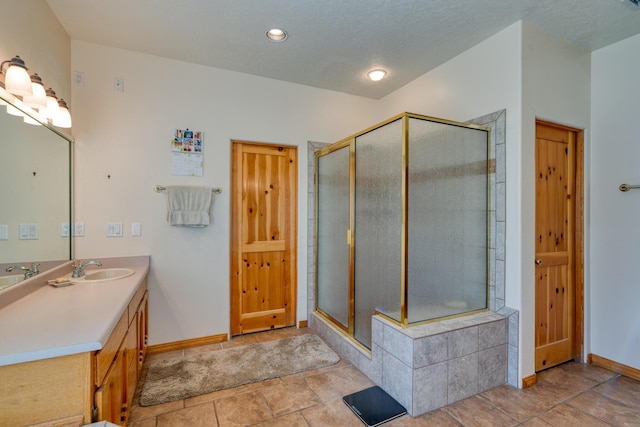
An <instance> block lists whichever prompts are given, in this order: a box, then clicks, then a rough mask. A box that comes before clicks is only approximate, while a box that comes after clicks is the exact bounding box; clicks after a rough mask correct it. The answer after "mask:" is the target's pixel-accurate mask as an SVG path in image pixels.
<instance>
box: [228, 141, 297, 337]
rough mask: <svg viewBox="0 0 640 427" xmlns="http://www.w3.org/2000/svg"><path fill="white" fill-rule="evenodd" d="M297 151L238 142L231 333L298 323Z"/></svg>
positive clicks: (234, 159)
mask: <svg viewBox="0 0 640 427" xmlns="http://www.w3.org/2000/svg"><path fill="white" fill-rule="evenodd" d="M296 179H297V150H296V148H295V147H285V146H273V145H263V144H257V143H248V142H240V141H233V143H232V179H231V181H232V198H233V200H232V202H231V206H232V208H231V334H233V335H236V334H242V333H248V332H256V331H263V330H268V329H275V328H282V327H286V326H294V325H295V322H296V317H295V316H296V239H297V232H296V230H297V227H296V223H297V221H296V217H297V185H296Z"/></svg>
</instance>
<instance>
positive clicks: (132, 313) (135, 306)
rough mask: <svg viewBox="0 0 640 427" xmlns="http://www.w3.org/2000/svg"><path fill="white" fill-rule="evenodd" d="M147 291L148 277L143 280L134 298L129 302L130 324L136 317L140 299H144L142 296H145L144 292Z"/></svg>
mask: <svg viewBox="0 0 640 427" xmlns="http://www.w3.org/2000/svg"><path fill="white" fill-rule="evenodd" d="M145 292H147V278H146V277H145V279H144V280H143V281H142V283H141V284H140V287H139V288H138V290H137V291H136V293H135V295H134V296H133V298H131V302H130V303H129V307H128V309H127V311H128V313H129V324H131V322H133V318H134V317H135V315H136V312H137V311H138V306H139V305H140V301H142V297H144V293H145Z"/></svg>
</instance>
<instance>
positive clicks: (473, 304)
mask: <svg viewBox="0 0 640 427" xmlns="http://www.w3.org/2000/svg"><path fill="white" fill-rule="evenodd" d="M489 133H490V131H489V129H488V128H484V127H481V126H475V125H468V124H464V123H457V122H454V121H449V120H442V119H436V118H432V117H425V116H420V115H417V114H411V113H403V114H400V115H398V116H395V117H393V118H391V119H389V120H386V121H384V122H382V123H380V124H378V125H376V126H374V127H372V128H369V129H367V130H365V131H362V132H360V133H358V134H356V135H354V136H351V137H349V138H346V139H344V140H342V141H339V142H336V143H335V144H332V145H329V146H327V147H325V148H323V149H321V150H319V151H318V152H317V153H316V166H315V173H316V176H315V183H316V215H315V218H316V223H315V227H316V230H315V232H316V251H315V253H316V262H315V265H316V271H315V274H316V277H315V279H316V281H315V283H316V288H315V291H316V297H315V302H316V312H317V313H319V314H320V315H321V316H323V317H324V318H326V319H327V320H329V321H330V322H331V323H332V324H333V325H334V326H336V327H337V328H338V329H340V330H342V331H343V333H344V334H346V335H347V336H349V337H350V338H352V339H353V340H355V341H356V342H357V343H359V344H360V345H361V346H362V347H366V348H368V349H371V346H372V327H371V318H372V316H374V315H376V314H377V315H381V316H383V317H384V318H386V319H387V320H389V321H391V322H394V323H396V324H398V325H400V326H402V327H408V326H411V325H413V324H418V323H422V322H428V321H434V320H436V319H443V318H448V317H453V316H460V315H463V314H468V313H476V312H480V311H486V310H488V307H489V305H488V297H489V285H488V251H489V241H488V236H489V207H488V200H489V197H488V196H489V195H488V192H489V173H490V168H491V167H492V164H491V162H490V161H489V158H488V147H489V141H490V134H489Z"/></svg>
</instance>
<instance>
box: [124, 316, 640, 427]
mask: <svg viewBox="0 0 640 427" xmlns="http://www.w3.org/2000/svg"><path fill="white" fill-rule="evenodd" d="M303 333H313V330H311V329H294V328H290V329H280V330H276V331H270V332H262V333H257V334H251V335H245V336H241V337H237V338H233V339H232V340H231V341H228V342H225V343H222V344H215V345H209V346H203V347H197V348H192V349H187V350H180V351H176V352H171V353H161V354H154V355H150V356H149V357H147V361H146V362H145V366H147V365H148V363H149V362H151V361H153V360H157V359H166V358H170V357H182V355H188V354H193V353H197V352H203V351H210V350H216V349H221V348H229V347H235V346H241V345H246V344H252V343H256V342H261V341H268V340H273V339H280V338H284V337H288V336H292V335H299V334H303ZM145 373H146V370H145V371H144V372H143V373H142V376H141V381H140V384H139V385H138V390H137V393H136V396H135V398H134V403H133V406H132V408H131V417H130V420H129V426H130V427H169V426H189V427H200V426H220V427H227V426H278V427H286V426H312V427H315V426H318V427H330V426H355V427H357V426H364V424H363V423H361V422H360V420H359V419H358V418H357V417H356V416H355V415H354V414H353V413H352V412H351V411H350V410H349V409H348V408H347V406H346V405H345V404H344V403H343V402H342V396H344V395H346V394H349V393H353V392H355V391H359V390H362V389H363V388H367V387H370V386H372V385H373V384H372V383H371V381H369V379H368V378H367V377H365V376H364V375H363V374H362V373H361V372H360V371H358V370H357V369H356V368H355V367H354V366H352V365H351V364H350V363H349V362H347V361H346V360H341V361H340V362H338V363H337V364H335V365H333V366H330V367H326V368H323V369H318V370H314V371H308V372H304V373H301V374H296V375H291V376H287V377H282V378H277V379H273V380H268V381H263V382H261V383H256V384H249V385H245V386H241V387H237V388H234V389H229V390H221V391H218V392H214V393H211V394H207V395H203V396H197V397H193V398H190V399H185V400H179V401H176V402H169V403H164V404H161V405H156V406H149V407H140V406H138V405H137V400H138V395H139V393H140V389H141V385H142V382H143V381H144V375H145ZM516 425H520V426H525V427H548V426H562V427H570V426H580V427H589V426H640V382H639V381H635V380H632V379H630V378H627V377H624V376H620V375H618V374H615V373H613V372H610V371H608V370H606V369H603V368H599V367H595V366H586V365H582V364H579V363H573V362H570V363H567V364H564V365H561V366H558V367H555V368H552V369H549V370H547V371H544V372H542V373H540V374H539V375H538V384H537V385H535V386H534V387H532V388H529V389H526V390H518V389H514V388H513V387H510V386H501V387H497V388H494V389H491V390H489V391H486V392H484V393H482V394H479V395H477V396H474V397H470V398H468V399H465V400H462V401H460V402H457V403H454V404H452V405H449V406H445V407H444V408H441V409H438V410H436V411H433V412H430V413H427V414H425V415H423V416H421V417H418V418H411V417H409V416H403V417H401V418H398V419H396V420H393V421H391V422H389V423H388V424H386V425H385V426H389V427H401V426H439V427H440V426H443V427H447V426H458V427H459V426H468V427H471V426H491V427H494V426H516Z"/></svg>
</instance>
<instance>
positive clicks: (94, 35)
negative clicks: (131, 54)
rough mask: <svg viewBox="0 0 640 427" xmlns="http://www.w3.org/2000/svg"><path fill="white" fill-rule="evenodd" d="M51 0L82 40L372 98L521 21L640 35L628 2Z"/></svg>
mask: <svg viewBox="0 0 640 427" xmlns="http://www.w3.org/2000/svg"><path fill="white" fill-rule="evenodd" d="M47 1H48V3H49V5H50V7H51V9H52V10H53V12H54V13H55V14H56V16H57V17H58V19H59V20H60V22H61V23H62V25H63V27H64V28H65V29H66V31H67V33H68V34H69V36H70V37H71V38H72V39H74V40H83V41H87V42H92V43H96V44H101V45H106V46H112V47H117V48H121V49H126V50H131V51H136V52H142V53H147V54H151V55H157V56H162V57H167V58H173V59H178V60H181V61H186V62H192V63H197V64H203V65H208V66H212V67H217V68H223V69H227V70H232V71H238V72H242V73H247V74H254V75H259V76H264V77H269V78H273V79H278V80H284V81H289V82H293V83H299V84H303V85H308V86H314V87H319V88H324V89H330V90H335V91H339V92H345V93H349V94H354V95H360V96H365V97H369V98H376V99H378V98H381V97H383V96H385V95H387V94H389V93H391V92H393V91H394V90H396V89H398V88H400V87H402V86H404V85H405V84H407V83H409V82H410V81H412V80H414V79H415V78H417V77H419V76H420V75H422V74H424V73H426V72H427V71H429V70H431V69H433V68H435V67H437V66H438V65H440V64H442V63H443V62H445V61H447V60H449V59H451V58H453V57H454V56H456V55H458V54H459V53H461V52H463V51H465V50H467V49H469V48H470V47H472V46H474V45H475V44H477V43H479V42H481V41H482V40H484V39H486V38H488V37H490V36H491V35H493V34H495V33H497V32H499V31H500V30H502V29H504V28H506V27H507V26H509V25H511V24H512V23H514V22H516V21H518V20H520V19H523V20H526V21H528V22H531V23H532V24H534V25H535V26H537V27H539V28H541V29H543V30H545V31H547V32H549V33H552V34H555V35H557V36H559V37H562V38H564V39H566V40H568V41H570V42H572V43H575V44H576V45H578V46H580V47H581V48H583V49H585V50H587V51H593V50H595V49H598V48H601V47H603V46H606V45H609V44H611V43H614V42H617V41H619V40H622V39H625V38H628V37H630V36H633V35H635V34H637V33H640V10H631V9H630V8H627V7H625V6H624V5H623V4H622V3H621V2H620V0H527V1H525V0H47ZM272 27H281V28H284V29H286V30H287V31H288V32H289V38H288V39H287V40H286V41H285V42H281V43H274V42H271V41H269V40H267V39H266V37H265V36H264V34H265V32H266V30H267V29H269V28H272ZM376 67H381V68H385V69H386V70H388V72H389V74H388V77H387V78H386V79H384V80H383V81H380V82H376V83H374V82H370V81H368V79H366V72H367V71H368V70H370V69H372V68H376Z"/></svg>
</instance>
